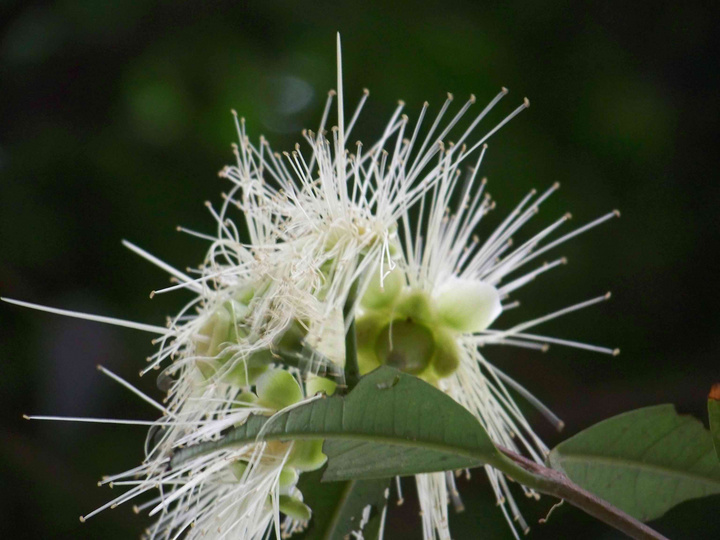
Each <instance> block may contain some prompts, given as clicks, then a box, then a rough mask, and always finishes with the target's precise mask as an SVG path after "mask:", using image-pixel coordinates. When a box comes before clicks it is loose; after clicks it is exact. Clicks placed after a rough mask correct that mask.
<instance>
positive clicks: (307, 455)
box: [287, 439, 327, 472]
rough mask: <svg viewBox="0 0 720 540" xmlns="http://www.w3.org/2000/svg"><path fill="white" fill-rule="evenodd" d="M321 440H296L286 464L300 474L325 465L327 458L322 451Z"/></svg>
mask: <svg viewBox="0 0 720 540" xmlns="http://www.w3.org/2000/svg"><path fill="white" fill-rule="evenodd" d="M322 445H323V440H322V439H311V440H307V441H298V440H296V441H295V443H294V446H293V449H292V451H291V452H290V457H288V460H287V464H288V465H289V466H291V467H294V468H296V469H297V470H299V471H301V472H307V471H315V470H317V469H319V468H320V467H322V466H323V465H325V462H326V461H327V456H326V455H325V454H323V451H322Z"/></svg>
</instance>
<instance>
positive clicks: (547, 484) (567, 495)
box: [493, 446, 668, 540]
mask: <svg viewBox="0 0 720 540" xmlns="http://www.w3.org/2000/svg"><path fill="white" fill-rule="evenodd" d="M498 449H499V450H500V451H501V452H502V453H503V455H502V458H503V459H501V460H499V461H498V462H497V463H494V464H493V465H494V466H495V467H496V468H497V469H500V470H501V471H502V472H503V473H505V474H506V475H507V476H509V477H510V478H513V479H515V480H516V481H517V482H519V483H521V484H523V485H525V486H527V487H529V488H531V489H533V490H535V491H538V492H540V493H545V494H546V495H551V496H553V497H557V498H559V499H562V500H564V501H567V502H568V503H570V504H572V505H573V506H575V507H577V508H579V509H580V510H582V511H583V512H585V513H586V514H589V515H591V516H593V517H594V518H596V519H599V520H600V521H602V522H603V523H605V524H607V525H610V526H611V527H613V528H615V529H617V530H618V531H621V532H623V533H625V534H626V535H628V536H629V537H631V538H634V539H636V540H668V539H667V538H666V537H665V536H663V535H662V534H660V533H659V532H657V531H655V530H653V529H651V528H650V527H648V526H647V525H645V524H644V523H642V522H641V521H638V520H637V519H635V518H634V517H632V516H630V515H628V514H626V513H625V512H623V511H622V510H620V509H619V508H617V507H615V506H613V505H611V504H610V503H608V502H607V501H605V500H603V499H601V498H600V497H597V496H596V495H593V494H592V493H590V492H589V491H586V490H584V489H583V488H581V487H580V486H578V485H577V484H575V483H574V482H572V481H571V480H570V479H569V478H568V477H567V476H565V475H564V474H563V473H561V472H560V471H557V470H555V469H550V468H548V467H545V466H543V465H540V464H539V463H536V462H534V461H532V460H529V459H527V458H525V457H523V456H521V455H519V454H516V453H515V452H513V451H511V450H508V449H507V448H503V447H502V446H498Z"/></svg>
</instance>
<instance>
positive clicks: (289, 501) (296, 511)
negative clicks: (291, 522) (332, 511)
mask: <svg viewBox="0 0 720 540" xmlns="http://www.w3.org/2000/svg"><path fill="white" fill-rule="evenodd" d="M278 502H279V506H280V511H281V512H282V513H283V514H285V515H286V516H289V517H291V518H293V519H297V520H298V521H309V520H310V517H311V516H312V510H310V507H309V506H308V505H307V504H305V503H304V502H302V501H301V500H300V499H296V498H295V497H290V496H289V495H280V498H279V501H278Z"/></svg>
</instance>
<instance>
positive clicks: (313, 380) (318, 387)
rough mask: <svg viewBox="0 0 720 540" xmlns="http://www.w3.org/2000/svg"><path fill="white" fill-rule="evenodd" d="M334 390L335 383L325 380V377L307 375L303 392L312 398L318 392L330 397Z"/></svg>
mask: <svg viewBox="0 0 720 540" xmlns="http://www.w3.org/2000/svg"><path fill="white" fill-rule="evenodd" d="M336 388H337V383H336V382H334V381H331V380H330V379H326V378H325V377H318V376H317V375H308V378H307V382H306V383H305V390H306V392H307V395H308V396H314V395H315V394H317V393H318V392H325V394H326V395H328V396H332V395H333V394H334V393H335V389H336Z"/></svg>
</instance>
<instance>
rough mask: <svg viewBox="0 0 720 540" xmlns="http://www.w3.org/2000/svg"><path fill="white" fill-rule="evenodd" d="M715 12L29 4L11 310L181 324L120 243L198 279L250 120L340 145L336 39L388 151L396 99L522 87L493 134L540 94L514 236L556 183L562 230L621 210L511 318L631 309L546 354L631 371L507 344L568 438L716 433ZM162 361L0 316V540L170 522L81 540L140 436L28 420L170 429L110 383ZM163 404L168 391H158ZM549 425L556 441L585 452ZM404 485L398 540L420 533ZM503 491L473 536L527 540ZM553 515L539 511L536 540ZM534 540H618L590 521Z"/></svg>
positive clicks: (589, 323) (521, 138) (510, 360)
mask: <svg viewBox="0 0 720 540" xmlns="http://www.w3.org/2000/svg"><path fill="white" fill-rule="evenodd" d="M717 15H718V14H717V9H716V8H715V7H714V4H712V3H707V5H704V4H703V3H702V2H685V3H681V2H675V3H670V2H661V3H657V2H652V3H651V2H636V3H632V4H628V3H624V2H623V3H621V2H616V1H611V2H603V3H597V4H596V5H592V6H591V5H587V4H586V3H574V4H572V3H568V2H560V1H554V2H520V1H518V0H511V1H509V2H502V3H490V2H474V1H470V0H467V1H447V2H443V3H442V4H436V3H434V2H429V1H427V0H421V1H416V2H392V3H387V2H384V1H379V0H368V1H366V2H363V3H361V4H355V3H341V2H323V1H315V2H292V3H291V2H287V3H283V2H271V1H269V2H231V1H220V0H216V1H211V2H174V3H172V2H133V1H130V0H115V1H113V2H96V1H93V0H58V1H56V2H32V3H30V2H17V1H12V0H5V1H4V2H2V3H0V29H1V30H0V97H1V100H2V101H1V102H0V126H2V128H1V129H0V253H2V257H0V293H1V294H2V295H4V296H10V297H16V298H22V299H25V300H29V301H35V302H40V303H45V304H48V305H58V306H63V307H66V308H70V309H78V310H84V311H91V312H99V313H103V314H108V315H113V316H116V317H121V318H128V319H136V320H142V321H147V322H150V323H162V321H163V318H164V316H165V315H166V314H170V313H173V312H175V311H176V310H177V309H178V308H179V307H180V306H181V305H183V304H184V302H185V301H186V300H185V298H184V297H183V295H182V294H176V295H167V296H165V295H161V296H159V297H157V298H155V299H154V300H153V301H149V300H148V298H147V293H148V292H149V291H150V290H152V289H155V288H160V287H162V286H163V285H164V284H166V283H167V278H166V276H163V274H162V273H161V272H160V271H159V270H157V269H155V268H153V267H151V266H150V265H148V264H146V263H145V262H144V261H142V260H139V259H138V258H137V257H136V256H134V255H133V254H131V253H129V252H127V251H126V250H124V249H123V248H122V247H121V246H120V244H119V241H120V239H121V238H127V239H129V240H131V241H133V242H136V243H138V244H140V245H141V246H142V247H144V248H146V249H148V250H149V251H151V252H153V253H155V254H156V255H158V256H159V257H161V258H163V259H165V260H167V261H168V262H170V263H172V264H175V265H178V266H179V267H181V268H182V267H185V266H192V265H195V264H197V263H198V262H200V261H201V260H202V257H203V255H204V249H205V245H204V243H203V242H202V241H201V240H198V239H195V238H190V237H187V236H185V235H181V234H177V233H175V232H174V230H173V229H174V227H175V226H176V225H178V224H182V225H183V226H187V227H188V228H191V229H195V230H199V231H203V232H208V233H212V230H213V227H214V224H213V221H212V218H211V217H210V216H209V214H208V213H207V211H206V210H205V208H204V207H203V206H202V202H203V201H205V200H213V201H217V200H219V193H220V192H221V191H222V190H223V189H224V186H223V183H222V182H221V181H219V180H218V179H217V177H216V174H215V173H216V172H217V171H218V170H220V168H221V167H222V166H223V165H224V164H226V163H228V162H231V161H232V159H233V157H232V153H231V151H230V148H229V144H230V143H231V142H233V141H234V140H235V139H236V133H235V129H234V124H233V120H232V116H231V115H230V113H229V112H230V109H232V108H234V109H237V110H238V111H239V113H240V114H241V115H244V116H245V117H246V119H247V123H248V130H249V133H250V134H251V136H253V137H259V136H260V134H264V135H266V136H267V137H268V138H269V139H270V140H271V141H272V142H273V145H274V147H275V148H276V149H277V150H285V149H291V148H292V145H293V144H294V142H295V141H296V140H297V139H298V132H299V130H300V129H302V128H303V127H308V128H311V129H314V128H315V127H316V126H317V122H318V119H319V115H320V112H321V108H322V104H323V102H324V99H325V95H326V91H327V90H328V89H330V88H331V87H333V86H334V85H335V82H334V77H335V56H334V55H335V53H334V34H335V31H336V30H339V31H341V32H342V35H343V42H344V65H345V87H346V95H347V98H346V99H347V103H348V106H350V105H351V103H352V102H353V101H354V100H355V99H358V98H359V96H360V95H361V90H362V88H363V87H366V86H367V87H368V88H370V90H371V92H372V93H371V97H370V102H369V105H368V107H367V109H366V111H365V113H364V114H363V119H362V122H361V125H360V126H359V127H358V130H357V132H356V135H358V136H360V137H361V138H363V139H365V140H371V139H372V138H374V137H375V136H376V135H377V133H378V132H379V130H380V129H381V128H382V126H383V125H384V122H385V121H387V119H388V118H389V115H390V113H391V111H392V110H393V107H394V105H395V102H396V100H397V99H399V98H402V99H404V100H405V101H406V102H407V105H408V106H407V110H406V112H407V113H408V114H409V115H410V116H411V118H413V117H416V116H417V111H419V109H420V107H421V105H422V103H423V101H424V100H426V99H427V100H429V101H430V103H431V106H433V107H434V110H437V108H438V107H439V106H440V104H441V103H442V100H443V99H444V93H445V92H446V91H451V92H453V93H454V94H455V95H456V96H458V100H460V99H464V98H465V96H467V95H468V94H470V93H474V94H475V95H476V96H477V97H478V100H479V102H480V103H484V102H486V101H487V100H489V99H490V98H491V97H492V96H494V95H495V93H496V92H497V90H498V88H499V87H500V86H507V87H508V88H510V89H511V94H510V96H509V97H507V98H506V99H505V100H504V102H503V104H502V106H501V107H499V108H498V109H497V110H496V111H493V115H492V118H490V119H489V120H488V122H487V123H486V124H485V125H486V126H487V129H489V128H490V127H491V126H492V125H494V124H493V122H496V121H498V120H500V119H501V118H502V116H503V114H506V113H507V112H509V111H510V110H512V107H514V106H515V105H516V104H519V103H520V102H521V100H522V97H523V96H525V95H527V96H529V97H530V99H531V101H532V104H533V105H532V107H531V108H530V110H529V111H528V112H526V113H523V114H522V115H521V116H520V117H519V118H517V119H516V120H514V121H513V122H512V123H511V124H510V125H508V126H507V127H505V128H504V129H503V130H502V131H501V132H500V133H499V134H498V135H496V136H495V137H494V138H493V140H492V141H491V146H490V150H489V152H488V156H487V159H486V161H485V163H484V173H485V174H486V175H487V176H488V177H489V180H490V184H489V188H490V192H491V193H492V194H493V196H494V198H495V199H497V201H498V210H497V211H496V212H495V213H494V214H495V215H493V216H492V219H491V220H490V221H492V220H499V219H501V217H502V215H503V213H505V212H507V211H509V210H510V209H511V208H512V207H513V206H514V205H515V204H516V202H517V201H518V200H519V199H520V198H521V197H522V196H523V195H524V194H525V193H526V192H527V191H528V190H529V189H531V188H532V187H537V188H538V189H543V188H545V187H547V186H549V185H551V184H552V183H553V182H555V181H560V182H561V183H562V184H563V189H562V190H561V191H560V193H559V194H558V195H556V196H554V197H553V198H552V199H551V200H550V201H548V203H547V204H546V206H545V207H544V208H543V211H542V212H541V214H540V216H539V217H538V218H537V220H538V221H540V222H542V223H549V222H550V221H551V220H552V219H554V218H555V217H556V216H559V215H561V214H562V213H564V212H565V211H566V210H568V209H569V210H572V211H573V213H574V216H575V222H576V223H578V224H582V223H584V222H586V221H589V220H591V219H592V218H594V217H596V216H598V215H600V214H601V213H604V212H606V211H608V210H611V209H613V208H616V207H617V208H620V209H621V210H622V211H623V218H622V219H621V220H619V221H615V222H612V223H610V224H608V225H605V226H603V227H602V229H601V230H595V231H593V232H591V233H589V234H588V235H587V236H585V237H583V238H581V239H578V240H577V241H574V242H572V243H571V244H568V245H567V246H566V247H564V248H563V250H562V253H563V254H565V255H567V256H568V258H569V260H570V265H568V266H565V267H562V268H561V269H558V270H556V271H555V272H554V273H553V274H550V275H547V276H545V277H544V278H543V281H542V283H540V282H539V283H538V284H536V285H534V286H529V287H527V288H526V289H523V290H522V291H521V293H520V295H519V298H520V300H521V301H522V302H523V306H522V309H518V310H516V311H513V312H510V313H508V314H507V317H506V320H504V321H501V322H503V323H505V324H512V322H514V321H517V320H519V319H520V318H523V319H526V318H530V317H532V316H536V315H542V314H544V313H547V312H549V311H553V310H555V309H557V308H560V307H564V306H565V305H569V304H571V303H574V302H576V301H580V300H583V299H585V298H589V297H592V296H595V295H597V294H602V293H603V292H605V291H606V290H607V289H612V290H613V293H614V298H613V301H612V302H611V303H609V304H604V305H602V306H600V307H596V308H592V309H591V310H588V311H584V312H580V313H577V314H575V315H573V316H571V317H569V318H565V319H560V320H557V321H553V322H552V323H549V324H547V325H545V326H543V327H542V331H543V332H544V333H546V334H548V335H556V336H558V337H564V338H568V339H577V340H581V341H587V342H592V343H599V344H605V345H609V346H619V347H621V348H622V349H623V354H622V355H621V356H619V357H617V358H613V357H604V356H599V355H594V354H592V353H587V352H583V351H575V350H569V349H562V348H560V347H553V348H552V349H551V351H550V352H549V353H547V354H541V353H536V352H533V351H525V350H518V349H509V348H503V347H493V348H488V349H487V356H488V357H489V358H490V359H491V360H492V361H494V362H496V363H498V365H500V366H501V368H502V369H504V370H505V371H507V372H509V373H511V374H512V375H513V376H515V377H516V378H517V380H519V381H520V382H521V383H523V384H525V385H526V386H528V387H530V389H531V390H532V391H533V392H534V393H535V394H536V395H537V396H538V397H539V398H540V399H542V400H543V401H544V402H546V403H547V404H548V405H549V406H550V407H551V408H552V409H553V410H554V411H555V412H557V413H558V415H559V416H560V417H562V418H563V419H564V420H565V422H566V424H567V428H566V431H567V433H564V434H563V436H565V435H571V434H573V433H575V432H577V431H579V430H580V429H582V428H583V427H586V426H588V425H590V424H591V423H594V422H596V421H598V420H600V419H602V418H605V417H608V416H611V415H613V414H616V413H619V412H622V411H625V410H629V409H632V408H636V407H640V406H644V405H652V404H657V403H663V402H672V403H676V404H678V405H679V406H680V408H681V410H685V411H689V412H693V413H695V414H696V415H697V416H699V417H701V418H704V414H705V413H704V405H705V395H706V392H707V389H708V388H709V386H710V384H711V383H712V382H713V380H714V379H715V380H716V379H718V378H719V374H718V369H717V366H718V363H717V351H718V346H719V345H720V343H719V341H720V338H718V333H717V332H716V329H717V327H718V322H719V321H718V313H719V312H718V309H717V298H718V293H719V292H720V291H718V280H717V279H716V277H715V274H716V271H715V266H714V265H713V264H712V260H714V259H713V252H714V251H715V249H716V247H717V245H718V244H717V236H718V227H717V218H716V217H715V214H716V207H717V204H718V202H720V187H719V184H718V183H717V181H715V179H714V178H713V173H714V171H715V167H714V166H713V165H712V163H713V162H714V161H715V160H716V155H717V150H716V149H715V147H714V144H713V143H712V142H711V140H712V137H711V136H712V134H713V133H715V132H716V125H717V118H718V116H719V114H718V113H720V111H719V108H720V97H719V96H720V95H719V94H718V92H717V89H718V86H719V85H718V82H719V81H718V78H719V77H720V75H719V73H720V72H719V71H718V70H717V64H716V59H717V57H718V35H717V31H716V29H715V21H716V20H717ZM508 102H510V104H509V105H508ZM484 230H485V231H486V232H487V231H488V230H489V229H484ZM481 232H482V231H481ZM504 319H505V317H504ZM152 350H153V347H152V345H151V344H150V343H149V339H148V336H146V335H143V334H140V335H138V333H135V332H132V331H123V330H121V329H116V328H104V327H101V326H99V325H95V324H91V323H82V322H80V321H72V320H62V319H59V318H57V317H53V316H50V315H43V314H39V313H32V312H27V311H21V310H19V309H17V308H12V307H9V306H7V305H3V306H1V307H0V351H2V355H3V356H2V358H3V370H2V373H3V378H4V380H3V390H2V392H0V406H1V407H0V410H2V414H3V427H2V430H3V444H2V446H1V447H0V448H2V450H1V453H0V470H1V471H2V477H3V480H2V483H1V484H0V485H2V491H1V492H0V493H2V502H3V504H2V506H1V508H2V511H1V512H2V513H1V514H0V517H1V519H0V536H2V537H16V538H20V537H22V538H47V537H52V538H65V537H67V538H82V537H88V538H108V539H111V538H128V537H136V536H137V535H138V532H139V531H140V530H141V528H142V527H143V526H144V525H145V524H146V521H145V520H144V519H143V518H141V517H136V516H134V515H133V514H132V512H131V510H130V509H129V508H119V509H116V510H113V511H108V512H105V513H104V514H103V515H101V516H99V517H97V518H94V519H93V520H91V521H90V522H88V523H87V524H85V525H82V526H81V525H80V524H79V523H78V521H77V516H78V515H80V514H84V513H87V512H88V511H90V510H92V509H93V508H95V507H97V506H99V505H101V504H103V503H104V502H105V501H107V500H108V499H109V498H110V497H111V496H112V495H113V492H109V491H107V489H106V488H103V489H98V488H95V487H94V482H95V481H96V480H97V479H98V478H99V477H100V476H101V475H102V474H104V473H111V472H116V471H119V470H123V469H125V468H130V467H132V466H133V465H134V464H135V463H136V462H137V461H138V460H139V459H141V456H142V441H143V438H144V434H143V433H142V430H141V429H140V430H138V429H133V428H109V427H99V426H88V425H81V426H78V425H64V424H63V425H46V424H39V423H35V424H31V423H23V422H22V421H21V420H20V414H21V413H24V412H33V413H47V414H65V415H72V414H75V415H87V416H109V417H124V418H151V417H152V416H153V411H152V410H150V409H149V407H147V406H146V405H144V404H142V403H141V402H140V401H139V400H137V399H135V398H133V396H131V395H129V394H127V392H124V391H122V389H121V388H118V387H117V385H114V384H112V382H111V381H109V380H107V379H102V378H101V377H100V375H99V374H98V373H97V372H96V371H95V369H94V364H96V363H99V362H102V363H103V364H104V365H107V366H108V367H110V368H111V369H113V370H115V371H116V372H118V373H119V374H120V375H122V376H123V377H126V378H128V379H130V380H132V381H135V380H136V379H137V377H136V375H137V371H138V370H139V368H140V367H141V366H142V365H143V363H144V362H143V358H145V357H146V356H148V355H149V354H151V353H152ZM139 384H140V387H141V388H143V389H144V390H146V391H148V392H154V391H155V390H154V382H153V381H152V380H151V379H150V378H148V377H146V378H145V379H143V380H141V381H140V383H139ZM528 414H529V415H530V417H531V421H533V422H534V424H535V425H537V426H538V431H539V432H540V433H541V435H543V436H544V437H545V438H546V439H547V441H548V443H549V444H550V445H551V446H552V445H553V444H555V443H556V442H558V441H559V440H561V437H560V436H559V435H557V434H555V433H553V432H552V430H551V428H550V427H549V426H546V425H545V423H544V421H543V420H542V418H540V417H538V416H537V415H536V414H535V413H534V412H533V411H528ZM406 484H407V485H406V491H407V492H408V493H406V502H405V504H404V505H403V506H402V507H399V508H394V509H393V511H392V512H391V513H390V520H389V526H390V527H391V529H390V530H391V531H394V532H391V533H390V534H389V535H388V538H394V537H397V535H399V534H402V535H403V537H419V536H418V535H419V526H420V521H419V519H417V511H418V509H417V504H416V502H415V501H413V500H412V487H411V484H410V483H409V482H408V483H406ZM486 484H487V481H486V480H485V479H484V478H483V475H481V474H474V475H473V477H472V479H471V480H470V481H469V482H467V483H462V486H461V491H462V495H463V498H464V501H465V506H466V507H467V508H468V510H467V511H466V512H465V513H464V514H461V515H459V516H453V518H456V519H454V521H453V527H454V530H455V537H456V538H474V537H476V535H477V531H478V530H481V531H483V532H486V533H487V537H491V536H492V537H497V538H506V537H508V536H509V531H508V530H507V527H506V525H505V524H504V522H503V518H502V515H501V513H500V512H499V511H498V510H497V509H496V508H495V507H494V505H493V503H492V501H491V497H490V490H489V488H488V486H487V485H486ZM553 502H554V501H550V500H547V499H546V498H544V499H543V500H542V501H541V502H540V503H533V502H530V501H527V502H526V501H523V503H524V504H523V511H524V512H525V514H526V517H527V518H528V521H529V522H530V523H536V521H537V518H539V517H543V516H544V515H545V513H546V512H547V510H548V509H549V508H550V506H551V505H552V503H553ZM711 510H712V512H711ZM711 510H709V509H708V507H707V506H706V505H705V506H703V505H698V504H697V503H692V502H691V503H685V504H683V505H681V506H680V507H678V508H676V509H674V510H673V511H671V512H670V513H669V514H668V515H666V516H665V517H664V518H663V519H661V520H660V521H658V522H657V523H655V524H654V526H656V527H657V528H658V529H659V530H660V531H663V532H665V533H666V534H668V535H671V536H673V535H678V536H680V537H692V538H704V537H707V538H713V537H719V536H720V524H719V523H718V520H717V498H716V499H715V505H714V508H713V509H711ZM712 516H714V518H713V517H712ZM698 523H703V525H704V527H705V529H704V530H703V531H698V530H697V527H698V525H697V524H698ZM693 527H694V528H693ZM712 527H715V529H712ZM491 532H492V534H491ZM531 534H532V537H533V538H558V537H566V538H569V537H578V536H580V535H582V536H583V537H584V538H612V537H613V533H612V532H611V531H609V530H608V529H607V528H606V527H604V526H603V525H601V524H598V523H595V522H594V521H592V520H591V519H589V518H586V517H585V516H583V515H581V514H580V513H579V512H577V511H576V510H574V509H572V508H570V507H568V506H567V505H565V506H564V507H562V508H560V509H559V510H558V511H557V512H556V513H554V514H553V516H552V518H551V520H550V522H549V523H548V524H546V525H535V526H533V531H532V533H531Z"/></svg>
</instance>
